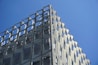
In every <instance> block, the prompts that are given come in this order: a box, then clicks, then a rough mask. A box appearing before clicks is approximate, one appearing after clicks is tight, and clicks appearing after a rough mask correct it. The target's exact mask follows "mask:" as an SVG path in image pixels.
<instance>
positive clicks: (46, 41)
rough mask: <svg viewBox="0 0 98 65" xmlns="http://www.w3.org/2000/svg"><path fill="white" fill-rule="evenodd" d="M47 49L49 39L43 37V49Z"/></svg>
mask: <svg viewBox="0 0 98 65" xmlns="http://www.w3.org/2000/svg"><path fill="white" fill-rule="evenodd" d="M48 49H49V40H48V39H45V41H44V50H48Z"/></svg>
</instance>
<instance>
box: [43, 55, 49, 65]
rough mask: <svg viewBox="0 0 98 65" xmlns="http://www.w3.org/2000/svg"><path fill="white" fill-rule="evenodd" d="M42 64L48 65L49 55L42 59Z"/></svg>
mask: <svg viewBox="0 0 98 65" xmlns="http://www.w3.org/2000/svg"><path fill="white" fill-rule="evenodd" d="M43 64H44V65H50V57H49V56H48V57H45V58H44V59H43Z"/></svg>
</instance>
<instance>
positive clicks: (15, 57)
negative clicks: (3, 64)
mask: <svg viewBox="0 0 98 65" xmlns="http://www.w3.org/2000/svg"><path fill="white" fill-rule="evenodd" d="M20 63H21V53H14V55H13V65H17V64H20Z"/></svg>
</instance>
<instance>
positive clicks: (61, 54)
mask: <svg viewBox="0 0 98 65" xmlns="http://www.w3.org/2000/svg"><path fill="white" fill-rule="evenodd" d="M59 54H60V58H62V47H61V46H60V53H59Z"/></svg>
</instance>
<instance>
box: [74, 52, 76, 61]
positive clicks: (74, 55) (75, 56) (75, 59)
mask: <svg viewBox="0 0 98 65" xmlns="http://www.w3.org/2000/svg"><path fill="white" fill-rule="evenodd" d="M74 61H75V62H76V56H75V54H74Z"/></svg>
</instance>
